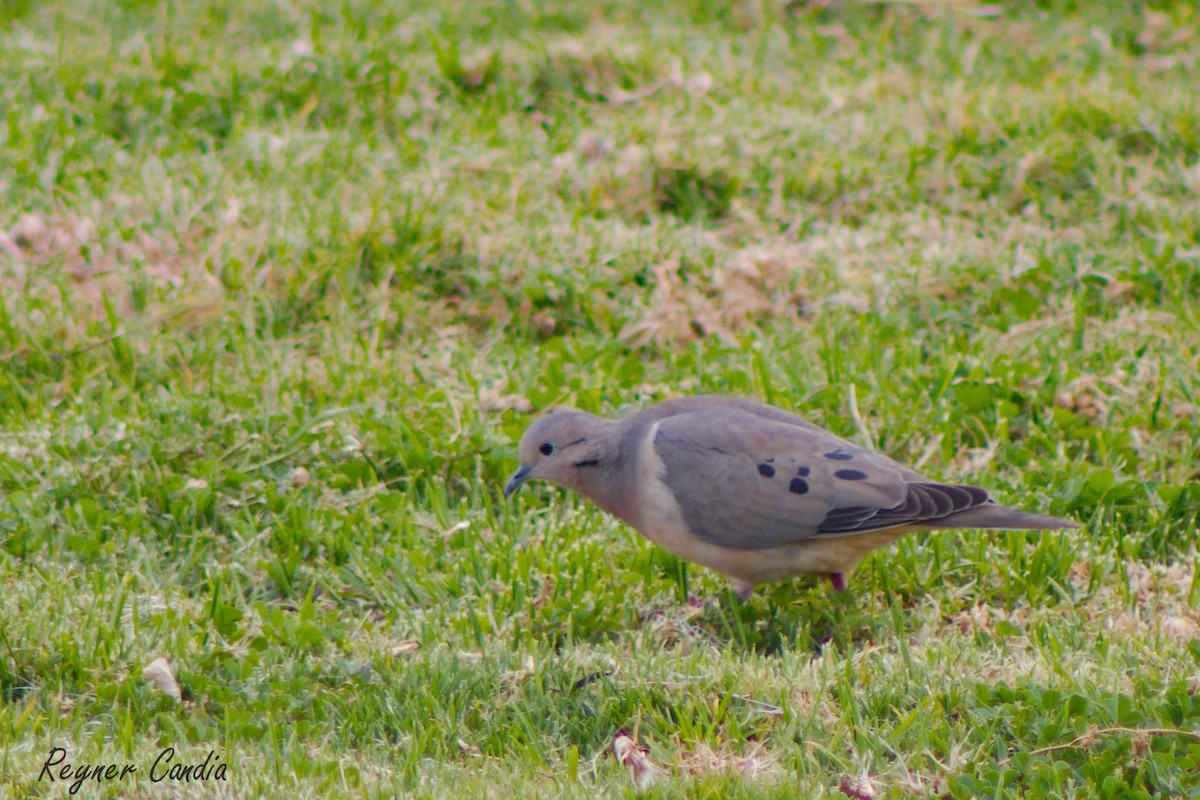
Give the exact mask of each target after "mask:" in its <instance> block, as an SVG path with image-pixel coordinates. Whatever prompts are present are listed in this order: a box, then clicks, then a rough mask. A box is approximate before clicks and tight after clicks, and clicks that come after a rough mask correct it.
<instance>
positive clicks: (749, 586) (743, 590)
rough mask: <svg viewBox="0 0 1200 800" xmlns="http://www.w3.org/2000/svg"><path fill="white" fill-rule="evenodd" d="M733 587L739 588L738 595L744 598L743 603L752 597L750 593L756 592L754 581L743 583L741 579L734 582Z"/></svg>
mask: <svg viewBox="0 0 1200 800" xmlns="http://www.w3.org/2000/svg"><path fill="white" fill-rule="evenodd" d="M733 588H734V589H736V590H737V596H738V597H740V598H742V602H743V603H744V602H746V601H747V600H749V599H750V595H752V594H754V584H753V583H742V582H741V581H737V582H736V583H734V584H733Z"/></svg>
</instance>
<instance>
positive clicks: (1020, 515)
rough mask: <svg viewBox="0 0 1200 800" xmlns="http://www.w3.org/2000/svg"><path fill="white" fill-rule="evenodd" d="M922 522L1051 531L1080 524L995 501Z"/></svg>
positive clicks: (942, 525)
mask: <svg viewBox="0 0 1200 800" xmlns="http://www.w3.org/2000/svg"><path fill="white" fill-rule="evenodd" d="M922 524H924V525H928V526H929V527H930V528H991V529H996V530H1010V531H1053V530H1058V529H1060V528H1078V527H1079V523H1078V522H1074V521H1072V520H1069V519H1063V518H1062V517H1049V516H1046V515H1044V514H1031V513H1030V512H1028V511H1020V510H1018V509H1015V508H1008V507H1007V506H1001V505H997V504H996V503H984V504H983V505H980V506H975V507H974V508H968V509H965V510H963V511H959V512H958V513H956V514H950V515H948V516H945V517H942V518H941V519H936V520H929V521H928V522H925V523H922Z"/></svg>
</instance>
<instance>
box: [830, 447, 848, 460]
mask: <svg viewBox="0 0 1200 800" xmlns="http://www.w3.org/2000/svg"><path fill="white" fill-rule="evenodd" d="M825 457H826V458H828V459H829V460H830V461H849V460H850V459H852V458H854V456H852V455H850V454H849V453H843V452H842V451H841V449H840V448H839V449H837V450H834V451H833V452H832V453H826V454H825Z"/></svg>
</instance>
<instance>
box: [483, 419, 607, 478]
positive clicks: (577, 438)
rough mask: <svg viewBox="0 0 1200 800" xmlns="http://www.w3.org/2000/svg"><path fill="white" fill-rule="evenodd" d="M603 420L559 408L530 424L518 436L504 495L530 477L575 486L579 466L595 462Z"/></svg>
mask: <svg viewBox="0 0 1200 800" xmlns="http://www.w3.org/2000/svg"><path fill="white" fill-rule="evenodd" d="M605 422H606V421H605V420H602V419H600V418H599V417H594V416H592V415H591V414H588V413H585V412H583V411H576V410H574V409H561V410H558V411H552V412H551V413H549V414H547V415H546V416H544V417H542V418H541V419H539V420H538V421H537V422H535V423H533V424H532V425H530V426H529V428H528V429H527V430H526V431H525V435H524V436H522V437H521V446H520V449H519V457H520V465H519V466H518V468H517V471H516V472H515V473H514V474H513V476H512V478H511V479H510V480H509V481H508V484H507V485H506V486H505V487H504V496H505V497H508V496H510V495H511V494H512V493H513V492H515V491H516V490H517V489H519V488H521V484H523V483H524V482H525V481H527V480H530V479H531V478H537V479H540V480H545V481H550V482H551V483H556V484H558V485H559V486H565V487H567V488H569V489H574V488H576V487H577V485H578V480H577V476H578V473H579V470H580V469H581V468H584V467H591V466H595V465H596V464H597V455H596V454H597V451H598V444H599V441H598V440H599V439H600V437H601V436H602V433H603V426H604V424H605Z"/></svg>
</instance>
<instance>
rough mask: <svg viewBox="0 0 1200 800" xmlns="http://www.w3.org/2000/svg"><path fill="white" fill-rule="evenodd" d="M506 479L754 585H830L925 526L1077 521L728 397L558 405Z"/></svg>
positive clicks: (525, 441) (1034, 525) (525, 443)
mask: <svg viewBox="0 0 1200 800" xmlns="http://www.w3.org/2000/svg"><path fill="white" fill-rule="evenodd" d="M520 461H521V464H520V468H519V469H518V470H517V473H516V474H515V475H514V476H513V478H512V480H511V481H509V483H508V485H507V486H506V487H505V494H506V495H510V494H512V492H514V491H515V490H516V489H517V488H518V487H519V486H520V485H521V484H522V483H524V482H525V481H526V480H529V479H531V478H540V479H543V480H548V481H551V482H553V483H556V484H559V485H560V486H564V487H566V488H568V489H572V490H574V491H577V492H580V493H581V494H584V495H586V496H587V497H589V498H590V499H592V500H593V501H594V502H595V503H596V504H597V505H598V506H600V507H601V508H603V509H604V510H606V511H608V512H610V513H612V514H614V515H615V516H617V517H619V518H620V519H622V520H624V521H625V522H626V523H628V524H629V525H631V526H632V527H633V528H635V529H636V530H638V531H640V532H641V533H642V534H643V535H644V536H646V537H647V538H648V539H650V540H651V541H654V542H656V543H658V544H659V545H661V546H662V547H664V548H666V549H667V550H669V551H671V552H672V553H674V554H676V555H678V556H680V557H681V558H684V559H687V560H690V561H696V562H698V563H701V564H704V565H706V566H708V567H711V568H712V569H715V570H716V571H718V572H720V573H722V574H724V575H726V576H728V577H729V578H730V579H732V580H733V581H734V583H735V585H736V586H737V587H738V589H739V591H740V592H741V593H742V594H743V595H744V596H745V595H748V594H749V593H750V592H751V591H753V589H754V586H755V585H756V584H759V583H765V582H770V581H775V580H781V579H784V578H787V577H791V576H793V575H797V574H802V573H813V572H816V573H826V574H828V575H829V576H830V577H831V578H832V579H833V581H834V585H835V587H836V588H839V589H840V588H845V574H846V573H848V572H849V571H850V570H852V569H853V568H854V567H855V565H857V563H858V561H859V560H860V559H861V558H862V557H863V556H865V555H866V554H867V553H868V552H870V551H871V550H873V549H875V548H877V547H881V546H883V545H886V544H889V543H890V542H892V541H895V540H896V539H897V538H899V537H900V536H902V535H904V534H905V533H908V532H912V531H918V530H929V529H933V528H1007V529H1020V530H1034V529H1054V528H1073V527H1078V525H1077V524H1076V523H1074V522H1071V521H1069V520H1064V519H1059V518H1056V517H1047V516H1042V515H1039V514H1032V513H1028V512H1025V511H1019V510H1017V509H1012V508H1006V507H1004V506H1001V505H997V504H996V503H995V502H994V501H993V500H991V499H990V498H989V497H988V494H987V492H986V491H985V490H983V489H980V488H977V487H974V486H961V485H954V484H944V483H939V482H937V481H933V480H930V479H928V478H925V477H923V476H921V475H919V474H918V473H916V472H914V471H913V470H911V469H908V468H907V467H904V466H902V465H900V464H898V463H897V462H895V461H893V460H891V459H890V458H888V457H887V456H884V455H883V454H881V453H877V452H874V451H871V450H866V449H864V448H861V447H858V446H857V445H854V444H852V443H850V442H848V441H846V440H844V439H841V438H839V437H837V436H834V435H833V434H832V433H829V432H828V431H826V430H823V429H822V428H819V427H817V426H816V425H813V424H812V423H810V422H807V421H805V420H803V419H801V418H800V417H798V416H796V415H794V414H791V413H788V412H786V411H782V410H780V409H777V408H773V407H771V406H767V405H763V404H761V403H756V402H754V401H751V400H746V399H743V398H737V397H724V396H716V395H710V396H700V397H688V398H681V399H679V400H670V401H667V402H665V403H659V404H658V405H655V406H651V407H649V408H646V409H643V410H642V411H639V412H636V413H634V414H631V415H630V416H628V417H625V418H624V419H620V420H606V419H601V418H599V417H595V416H592V415H591V414H586V413H584V412H581V411H574V410H559V411H555V412H553V413H551V414H549V415H547V416H545V417H543V418H542V419H540V420H538V421H537V422H535V423H534V424H533V425H531V426H530V427H529V429H528V430H527V431H526V432H525V435H524V436H523V437H522V438H521V446H520Z"/></svg>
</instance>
